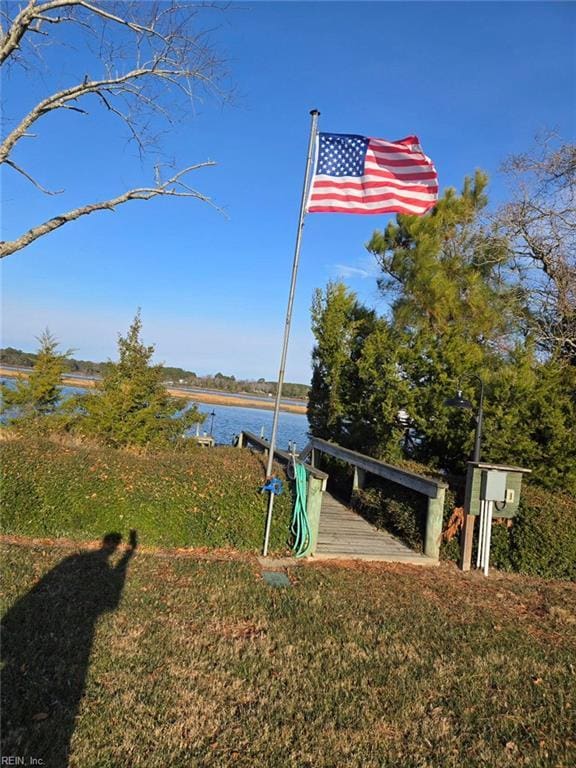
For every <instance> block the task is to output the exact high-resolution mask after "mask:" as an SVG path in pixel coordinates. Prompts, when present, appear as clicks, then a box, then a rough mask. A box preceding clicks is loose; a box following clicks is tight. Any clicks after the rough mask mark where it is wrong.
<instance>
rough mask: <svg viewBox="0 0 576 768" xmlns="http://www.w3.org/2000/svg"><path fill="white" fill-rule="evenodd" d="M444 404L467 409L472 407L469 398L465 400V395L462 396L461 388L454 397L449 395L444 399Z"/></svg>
mask: <svg viewBox="0 0 576 768" xmlns="http://www.w3.org/2000/svg"><path fill="white" fill-rule="evenodd" d="M444 405H448V406H450V407H451V408H467V409H468V410H469V411H471V410H472V409H473V405H472V403H471V402H470V400H466V398H465V397H462V390H461V389H459V390H458V392H457V393H456V397H449V398H448V399H447V400H444Z"/></svg>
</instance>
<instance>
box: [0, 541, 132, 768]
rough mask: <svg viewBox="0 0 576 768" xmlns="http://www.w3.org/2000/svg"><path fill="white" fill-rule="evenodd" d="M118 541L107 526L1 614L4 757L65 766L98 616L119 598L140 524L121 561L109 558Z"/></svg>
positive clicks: (56, 767) (49, 767)
mask: <svg viewBox="0 0 576 768" xmlns="http://www.w3.org/2000/svg"><path fill="white" fill-rule="evenodd" d="M121 540H122V535H121V534H119V533H108V534H107V535H106V536H105V537H104V539H103V541H102V545H101V547H100V549H98V550H95V551H89V552H82V553H79V554H74V555H71V556H70V557H67V558H65V559H64V560H62V562H60V563H58V565H57V566H56V567H55V568H53V569H52V570H51V571H49V572H48V573H47V574H46V575H45V576H44V577H42V579H41V580H40V581H39V582H38V583H37V584H36V585H35V586H34V587H33V589H31V590H30V591H29V592H28V593H27V594H26V595H24V596H23V597H21V598H20V599H19V600H18V601H17V602H16V603H15V604H14V606H13V607H12V608H10V610H8V611H7V613H6V615H5V616H4V617H3V619H2V623H1V630H2V633H1V652H2V661H3V669H2V672H1V689H0V693H1V721H2V750H1V754H2V759H3V761H4V760H5V759H6V758H7V757H18V758H24V759H25V764H26V765H31V764H36V765H43V766H45V768H65V767H66V766H67V765H68V759H69V750H70V739H71V737H72V734H73V732H74V726H75V720H76V716H77V714H78V708H79V705H80V701H81V699H82V696H83V694H84V687H85V682H86V674H87V671H88V663H89V661H90V652H91V648H92V642H93V639H94V631H95V627H96V622H97V621H98V618H99V617H100V616H101V615H102V614H103V613H105V612H106V611H113V610H115V609H116V608H117V607H118V604H119V603H120V598H121V596H122V590H123V588H124V583H125V581H126V573H127V569H128V563H129V562H130V559H131V557H132V555H133V554H134V550H135V549H136V546H137V538H136V531H131V533H130V544H129V547H128V548H127V549H126V550H125V552H124V553H123V554H122V556H121V557H120V559H119V560H118V562H116V563H111V562H110V558H111V557H112V555H113V554H114V553H115V552H116V550H117V549H118V546H119V544H120V542H121ZM32 758H34V760H35V761H36V762H35V763H33V762H32ZM40 760H41V761H42V762H38V761H40Z"/></svg>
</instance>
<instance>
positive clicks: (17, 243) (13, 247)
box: [0, 161, 223, 258]
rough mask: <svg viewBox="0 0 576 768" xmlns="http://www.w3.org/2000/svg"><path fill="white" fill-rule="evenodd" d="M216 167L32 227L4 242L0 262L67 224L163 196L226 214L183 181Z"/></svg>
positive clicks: (0, 244)
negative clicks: (192, 201)
mask: <svg viewBox="0 0 576 768" xmlns="http://www.w3.org/2000/svg"><path fill="white" fill-rule="evenodd" d="M213 165H216V163H214V162H211V161H207V162H205V163H198V164H197V165H192V166H190V167H189V168H184V169H183V170H182V171H178V173H176V174H174V175H173V176H171V177H170V178H169V179H167V180H166V181H164V182H161V181H160V180H159V179H158V180H157V181H158V183H157V185H156V186H155V187H139V188H137V189H131V190H129V191H128V192H124V193H123V194H121V195H118V196H117V197H113V198H111V199H110V200H104V201H101V202H98V203H90V204H88V205H83V206H80V207H79V208H74V209H73V210H71V211H68V212H67V213H62V214H60V216H54V217H53V218H52V219H49V220H48V221H45V222H43V223H42V224H39V225H37V226H35V227H31V228H30V229H29V230H28V231H27V232H24V234H22V235H20V237H18V238H16V239H15V240H10V241H5V240H2V241H0V258H4V257H5V256H10V254H12V253H15V252H16V251H19V250H21V249H22V248H25V247H26V246H27V245H30V243H33V242H34V241H35V240H38V238H39V237H43V236H44V235H47V234H49V233H50V232H53V231H54V230H55V229H59V228H60V227H62V226H64V224H68V223H69V222H71V221H75V220H76V219H79V218H80V217H81V216H87V215H89V214H90V213H94V212H95V211H114V210H115V209H116V208H117V207H118V206H119V205H122V204H123V203H127V202H128V201H129V200H151V199H152V198H154V197H159V196H163V197H192V198H195V199H196V200H202V201H203V202H205V203H209V204H210V205H211V206H212V207H214V208H215V209H216V210H218V211H219V212H220V213H223V211H222V209H220V208H219V207H218V206H217V205H215V204H214V202H213V201H212V200H211V199H210V198H209V197H207V196H206V195H203V194H202V193H201V192H198V191H197V190H195V189H192V188H191V187H189V186H188V185H187V184H185V183H184V182H183V181H182V179H183V177H184V176H186V175H187V174H189V173H191V172H192V171H196V170H198V169H199V168H207V167H210V166H213Z"/></svg>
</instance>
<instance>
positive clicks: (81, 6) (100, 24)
mask: <svg viewBox="0 0 576 768" xmlns="http://www.w3.org/2000/svg"><path fill="white" fill-rule="evenodd" d="M204 7H206V6H202V8H204ZM199 9H200V6H197V5H196V4H193V3H191V2H188V1H187V0H163V1H162V2H148V1H147V2H140V1H139V0H136V2H126V1H125V2H101V1H100V0H93V1H92V2H89V1H88V0H45V2H42V0H22V2H19V3H18V2H10V3H3V4H2V10H1V11H0V14H1V19H0V25H1V26H0V32H1V34H0V38H1V39H0V66H2V67H3V68H8V67H14V66H22V67H26V68H27V67H30V66H34V62H35V61H38V59H39V57H41V56H42V51H43V46H44V45H46V44H47V43H55V42H56V40H55V38H56V35H55V34H54V33H55V32H56V30H57V28H58V27H59V25H69V26H70V27H74V28H75V29H76V30H79V31H81V33H82V34H83V35H85V38H86V44H87V45H88V46H89V47H90V48H91V50H92V51H94V52H95V57H96V60H97V61H98V68H99V72H98V75H97V76H96V77H93V76H90V75H88V74H84V73H79V74H78V76H77V79H76V81H75V82H72V83H71V84H69V85H67V86H66V87H63V88H61V89H60V90H57V91H56V92H54V93H50V94H48V95H47V96H46V97H45V98H43V99H42V100H41V101H39V102H38V103H37V104H36V105H35V106H34V107H33V108H32V109H31V110H30V111H29V112H28V113H27V114H25V115H23V116H20V117H18V118H17V119H16V120H15V121H14V124H13V126H11V127H10V129H9V130H7V131H5V132H3V135H2V143H1V145H0V163H3V164H4V165H5V166H7V167H8V168H10V169H11V170H12V171H13V172H16V173H19V174H21V175H22V176H23V177H24V178H26V179H27V180H28V181H29V182H30V183H31V184H32V185H34V187H36V189H38V190H39V191H41V192H42V193H45V194H51V195H53V194H58V192H57V191H50V190H47V189H46V188H45V187H44V186H43V185H42V183H41V182H40V181H39V180H38V179H37V178H36V174H34V173H32V172H31V171H30V170H27V169H26V168H24V167H22V165H21V164H20V163H17V162H16V161H15V159H14V154H15V153H14V150H15V149H16V148H17V147H19V146H20V143H21V142H22V141H23V140H24V139H28V138H33V137H34V136H35V134H34V133H33V131H34V129H35V127H36V125H37V124H38V123H39V122H40V121H42V120H43V119H44V118H45V117H46V116H47V115H49V114H51V113H54V112H57V111H59V112H62V111H64V110H67V111H70V112H73V113H80V114H82V115H86V114H88V111H89V110H92V109H94V108H96V107H97V108H101V109H104V110H107V111H109V112H110V113H112V114H113V115H115V116H116V118H118V120H120V121H122V123H123V124H124V126H126V128H127V129H128V131H129V135H130V137H131V139H132V140H133V141H134V142H135V143H136V145H137V146H138V149H139V151H140V152H141V153H145V152H146V151H147V150H148V149H149V148H150V147H151V146H153V145H154V142H155V141H156V140H157V138H158V136H156V135H154V133H153V129H156V128H157V127H158V125H159V124H163V125H164V127H165V126H166V123H168V124H171V123H172V122H173V121H174V120H175V119H177V117H178V113H177V111H176V106H177V105H178V104H181V105H182V104H183V101H182V100H183V99H184V105H185V107H186V108H187V109H189V108H190V103H191V102H193V101H194V100H195V99H196V98H197V97H198V94H199V92H200V91H202V90H206V89H208V90H214V89H216V90H218V85H217V83H218V82H219V77H220V75H221V62H219V61H218V60H217V58H216V56H215V54H214V51H213V49H212V47H211V45H210V44H209V42H208V41H207V40H206V38H205V35H204V34H203V33H201V32H198V31H197V30H196V27H197V21H198V20H197V15H198V12H199ZM59 39H61V37H59ZM5 113H6V112H5ZM210 165H214V163H213V162H211V161H208V162H203V163H197V164H194V165H189V166H187V167H185V168H183V169H180V170H177V171H170V172H169V173H165V172H163V170H162V168H163V167H164V166H162V165H160V164H157V165H156V166H155V170H154V174H153V180H152V181H151V183H150V185H149V186H146V187H138V188H135V189H130V190H128V191H126V192H122V193H121V194H118V195H116V196H114V197H111V198H110V199H107V200H102V201H98V202H90V203H86V204H82V205H79V206H78V207H76V208H73V209H72V210H68V211H65V212H63V213H62V214H61V215H59V216H55V217H54V218H51V219H49V220H48V221H44V222H41V223H39V224H37V225H35V226H32V227H30V229H28V230H27V231H26V232H23V233H22V234H20V235H19V236H18V237H16V238H15V239H13V240H10V241H1V242H0V257H4V256H8V255H9V254H11V253H15V252H16V251H18V250H20V249H22V248H24V247H26V246H27V245H29V244H30V243H32V242H34V241H35V240H37V239H38V238H39V237H42V236H44V235H46V234H48V233H49V232H52V231H54V230H55V229H58V228H59V227H61V226H63V225H64V224H67V223H68V222H71V221H74V220H76V219H79V218H81V217H82V216H87V215H88V214H90V213H93V212H95V211H102V210H114V209H115V208H116V207H117V206H119V205H122V204H123V203H125V202H127V201H128V200H150V199H151V198H154V197H158V196H175V197H191V198H195V199H198V200H203V201H206V202H211V201H210V200H209V199H208V198H207V197H206V196H205V195H203V194H202V193H200V192H198V191H197V190H195V189H193V188H192V187H191V186H190V185H189V183H188V179H189V175H190V174H191V173H192V172H193V171H195V170H197V169H198V168H202V167H206V166H210Z"/></svg>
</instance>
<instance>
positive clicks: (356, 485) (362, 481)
mask: <svg viewBox="0 0 576 768" xmlns="http://www.w3.org/2000/svg"><path fill="white" fill-rule="evenodd" d="M365 485H366V472H365V471H364V470H363V469H360V467H357V466H354V478H353V479H352V492H354V491H361V490H362V488H364V486H365Z"/></svg>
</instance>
